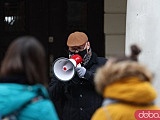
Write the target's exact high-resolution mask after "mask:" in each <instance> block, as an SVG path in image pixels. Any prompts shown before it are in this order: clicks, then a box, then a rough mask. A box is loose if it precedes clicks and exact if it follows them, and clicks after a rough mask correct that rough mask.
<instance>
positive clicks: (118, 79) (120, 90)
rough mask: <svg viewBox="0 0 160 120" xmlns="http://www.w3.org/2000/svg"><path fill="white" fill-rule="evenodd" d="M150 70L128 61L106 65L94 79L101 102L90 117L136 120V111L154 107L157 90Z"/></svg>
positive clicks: (107, 119)
mask: <svg viewBox="0 0 160 120" xmlns="http://www.w3.org/2000/svg"><path fill="white" fill-rule="evenodd" d="M152 79H153V78H152V73H151V72H150V71H149V70H148V69H147V68H146V67H145V66H144V65H142V64H140V63H137V62H131V61H123V62H119V63H111V64H106V65H105V66H104V67H102V68H100V69H99V70H98V72H97V75H96V78H95V84H96V89H97V91H98V92H99V93H100V94H102V95H103V97H104V102H103V105H102V107H101V108H99V109H97V110H96V112H95V113H94V115H93V116H92V120H135V119H136V118H135V112H136V110H156V109H159V108H158V107H157V106H156V105H154V100H155V99H156V97H157V95H156V91H155V89H154V88H153V87H152V85H151V82H152Z"/></svg>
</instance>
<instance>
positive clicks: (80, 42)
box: [49, 31, 107, 120]
mask: <svg viewBox="0 0 160 120" xmlns="http://www.w3.org/2000/svg"><path fill="white" fill-rule="evenodd" d="M67 46H68V50H69V59H68V58H59V59H58V60H56V61H55V62H54V64H53V73H54V75H53V78H52V80H51V82H50V84H49V94H50V97H51V99H52V100H53V102H54V104H55V107H56V110H57V112H58V114H59V117H60V119H61V120H90V119H91V116H92V114H93V113H94V112H95V111H96V109H97V108H98V107H100V106H101V104H102V100H103V98H102V96H100V95H99V94H98V93H97V92H96V90H95V87H94V81H93V78H94V74H95V72H96V70H97V68H99V67H101V66H103V65H104V64H105V63H106V62H107V59H106V58H105V57H98V56H97V54H96V53H94V52H92V49H91V47H90V42H89V41H88V37H87V35H86V34H85V33H84V32H79V31H76V32H73V33H71V34H70V35H69V37H68V39H67ZM77 61H78V62H77Z"/></svg>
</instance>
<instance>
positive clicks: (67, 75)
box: [53, 54, 82, 81]
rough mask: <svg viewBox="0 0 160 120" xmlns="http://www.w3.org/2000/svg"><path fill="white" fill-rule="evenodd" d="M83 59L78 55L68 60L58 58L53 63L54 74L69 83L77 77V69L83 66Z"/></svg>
mask: <svg viewBox="0 0 160 120" xmlns="http://www.w3.org/2000/svg"><path fill="white" fill-rule="evenodd" d="M81 62H82V57H81V56H79V55H78V54H75V55H72V56H71V57H70V59H68V58H63V57H62V58H58V59H56V60H55V62H54V63H53V73H54V75H55V76H56V77H57V78H58V79H59V80H61V81H69V80H71V79H72V78H73V77H74V75H75V67H77V66H78V65H81V64H80V63H81Z"/></svg>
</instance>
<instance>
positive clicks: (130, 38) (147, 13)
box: [125, 0, 160, 105]
mask: <svg viewBox="0 0 160 120" xmlns="http://www.w3.org/2000/svg"><path fill="white" fill-rule="evenodd" d="M159 11H160V0H128V1H127V20H126V46H125V48H126V54H128V53H129V51H130V50H129V46H130V44H132V43H137V44H138V45H139V46H141V48H142V50H143V51H142V53H141V54H140V56H139V59H140V61H141V62H142V63H144V64H145V65H147V66H148V68H150V69H151V70H152V71H153V73H155V79H154V82H153V84H154V86H155V88H156V90H157V92H158V99H157V100H156V103H157V104H158V105H160V13H159Z"/></svg>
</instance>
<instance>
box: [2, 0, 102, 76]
mask: <svg viewBox="0 0 160 120" xmlns="http://www.w3.org/2000/svg"><path fill="white" fill-rule="evenodd" d="M103 2H104V1H103V0H0V18H1V19H0V26H2V29H0V51H1V52H0V60H2V59H3V57H4V54H5V51H6V49H7V47H8V45H9V44H10V42H11V41H12V40H13V39H15V38H16V37H18V36H22V35H33V36H35V37H37V38H38V39H39V40H40V42H41V43H42V44H43V46H44V48H45V50H46V54H47V64H48V76H49V77H51V76H52V64H53V61H54V60H55V59H57V58H59V57H68V54H67V46H66V40H67V37H68V35H69V34H70V33H71V32H74V31H83V32H85V33H86V34H87V35H88V37H89V41H90V43H91V47H92V50H93V51H95V52H96V53H97V54H98V55H99V56H104V52H105V50H104V48H105V47H104V32H103V26H104V25H103V15H104V7H103V5H104V3H103Z"/></svg>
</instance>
